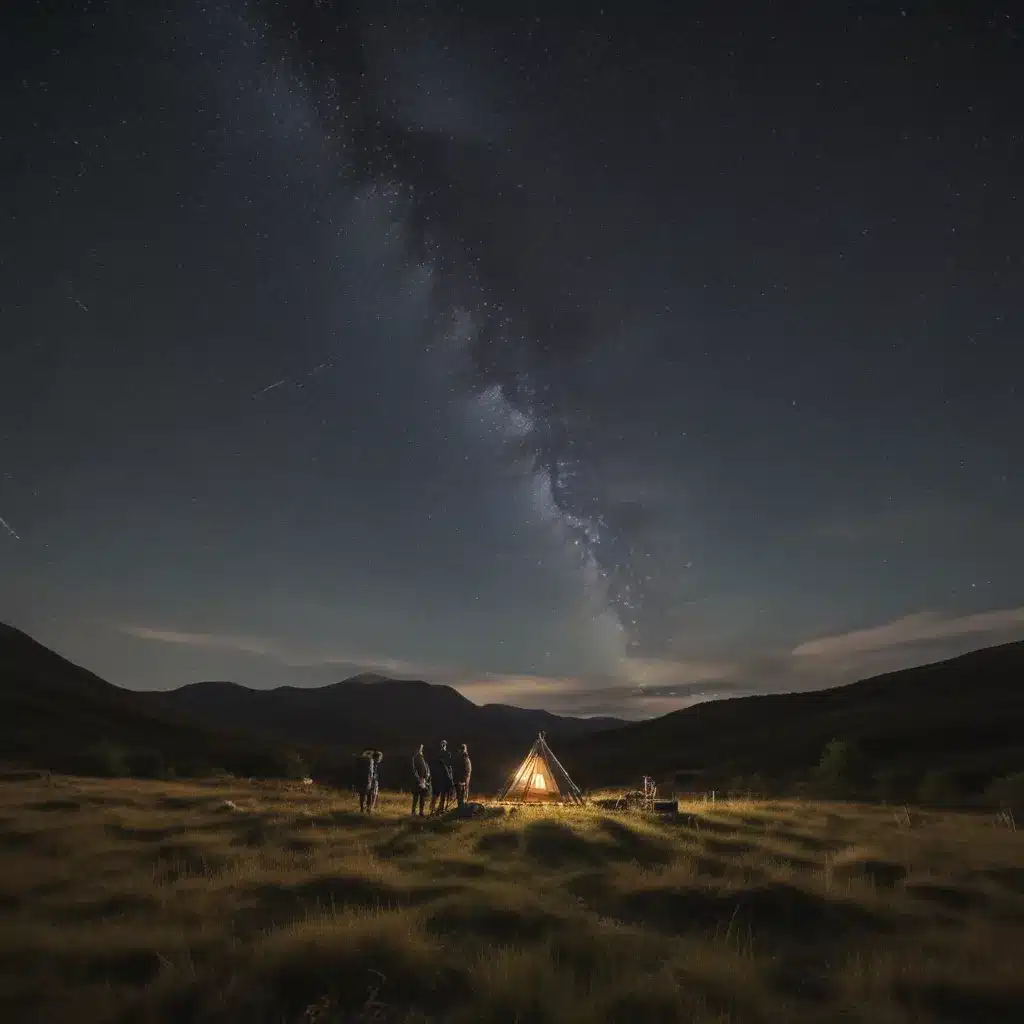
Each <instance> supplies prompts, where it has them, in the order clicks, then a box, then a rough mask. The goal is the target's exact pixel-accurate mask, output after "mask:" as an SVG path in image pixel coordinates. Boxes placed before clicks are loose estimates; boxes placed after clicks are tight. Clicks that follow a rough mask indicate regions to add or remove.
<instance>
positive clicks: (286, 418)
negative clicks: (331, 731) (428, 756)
mask: <svg viewBox="0 0 1024 1024" xmlns="http://www.w3.org/2000/svg"><path fill="white" fill-rule="evenodd" d="M11 8H12V9H5V11H4V13H3V15H2V16H0V17H2V19H3V23H4V24H3V29H4V31H2V32H0V39H3V42H2V43H0V47H2V49H0V69H2V70H0V75H2V76H3V81H4V88H3V89H2V90H0V131H2V136H0V153H2V158H0V175H2V180H0V225H2V227H0V620H2V621H6V622H8V623H10V624H12V625H15V626H18V627H20V628H22V629H25V630H27V631H28V632H30V633H32V634H33V635H34V636H35V637H36V638H37V639H39V640H41V641H42V642H44V643H46V644H48V645H50V646H53V647H54V648H56V649H57V650H58V651H59V652H60V653H62V654H64V655H65V656H67V657H70V658H72V659H73V660H76V661H79V662H80V663H83V664H85V665H87V666H88V667H89V668H91V669H93V670H94V671H96V672H98V673H99V674H101V675H103V676H104V677H105V678H107V679H109V680H110V681H112V682H115V683H118V684H120V685H125V686H130V687H134V688H139V689H157V688H166V687H171V686H177V685H181V684H184V683H187V682H192V681H195V680H197V679H211V678H220V679H233V680H236V681H239V682H243V683H246V684H248V685H252V686H273V685H280V684H282V683H291V684H298V685H318V684H323V683H327V682H331V681H335V680H337V679H340V678H344V677H346V676H348V675H352V674H354V673H357V672H363V671H367V672H375V673H381V674H385V675H393V676H415V677H418V678H426V679H430V680H435V681H440V682H448V683H451V684H453V685H455V686H457V687H458V688H459V689H460V690H461V691H462V692H463V693H465V694H466V695H467V696H469V697H470V698H471V699H473V700H476V701H478V702H481V703H482V702H486V701H495V700H500V701H504V702H507V703H515V704H519V705H522V706H531V707H546V708H549V709H551V710H553V711H558V712H564V713H573V714H599V713H600V714H616V715H621V716H623V717H627V718H642V717H648V716H651V715H655V714H661V713H664V712H666V711H669V710H672V709H674V708H678V707H683V706H686V705H687V704H689V703H692V702H694V701H696V700H703V699H708V698H714V697H721V696H730V695H737V694H746V693H757V692H771V691H779V690H794V689H809V688H814V687H821V686H828V685H834V684H836V683H839V682H845V681H849V680H852V679H856V678H859V677H861V676H864V675H868V674H871V673H874V672H878V671H884V670H889V669H892V668H898V667H902V666H905V665H910V664H915V663H919V662H922V661H927V660H935V659H937V658H940V657H946V656H949V655H952V654H956V653H960V652H961V651H964V650H968V649H971V648H975V647H981V646H985V645H988V644H991V643H999V642H1005V641H1008V640H1015V639H1020V638H1022V637H1024V529H1021V523H1022V521H1024V516H1022V510H1024V474H1022V472H1021V469H1022V459H1021V451H1022V448H1021V439H1022V438H1024V404H1022V398H1024V394H1022V389H1024V383H1022V379H1024V262H1022V249H1021V240H1022V239H1024V187H1022V185H1021V183H1022V182H1024V128H1022V122H1021V118H1020V116H1019V107H1018V105H1017V100H1016V97H1018V96H1020V95H1022V94H1024V15H1022V13H1021V12H1020V11H1018V10H1016V5H1014V4H1011V3H1004V4H987V3H978V4H971V5H968V4H935V3H911V2H907V3H904V4H899V3H892V4H890V3H849V4H842V5H840V4H820V3H796V2H794V3H787V4H778V3H752V2H751V3H735V4H721V3H711V2H694V3H688V4H682V5H680V4H669V3H644V2H642V0H641V2H637V0H634V2H631V3H613V2H610V0H609V2H603V3H602V4H600V5H598V4H592V5H570V4H565V5H558V4H550V3H547V4H540V3H533V2H523V3H520V4H517V5H514V6H512V7H502V8H498V7H492V5H484V4H452V3H443V2H437V3H429V4H425V3H418V4H417V3H375V4H355V3H352V4H345V3H342V2H338V3H330V4H328V3H325V2H316V0H309V2H297V0H265V2H260V0H251V2H248V3H246V2H243V0H225V2H208V3H206V4H203V5H200V4H193V3H184V2H178V0H171V2H170V3H166V4H162V5H139V4H136V5H132V4H127V3H118V2H113V0H111V2H108V3H102V2H85V0H81V2H78V3H70V2H66V3H46V2H38V3H26V4H18V5H11Z"/></svg>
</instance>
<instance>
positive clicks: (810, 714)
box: [563, 642, 1024, 785]
mask: <svg viewBox="0 0 1024 1024" xmlns="http://www.w3.org/2000/svg"><path fill="white" fill-rule="evenodd" d="M834 738H835V739H842V740H850V741H855V742H856V743H857V744H858V745H859V746H860V747H861V748H862V749H863V750H864V752H865V753H866V754H867V756H868V758H869V759H870V760H871V761H872V762H873V763H875V764H879V765H885V766H887V767H888V768H892V769H894V770H906V771H907V772H908V773H910V774H912V773H913V772H914V771H916V770H918V769H921V768H922V767H924V768H926V769H927V770H943V769H948V770H956V771H962V772H964V773H965V774H968V775H976V776H977V777H983V776H985V775H986V774H998V773H1001V772H1009V771H1020V770H1022V769H1024V642H1018V643H1011V644H1002V645H1000V646H997V647H988V648H982V649H980V650H976V651H972V652H970V653H968V654H963V655H960V656H959V657H956V658H950V659H947V660H945V661H938V662H932V663H930V664H926V665H918V666H915V667H913V668H908V669H902V670H900V671H896V672H887V673H885V674H883V675H879V676H874V677H871V678H869V679H863V680H860V681H858V682H855V683H848V684H846V685H844V686H837V687H833V688H830V689H824V690H810V691H803V692H797V693H781V694H765V695H758V696H748V697H735V698H731V699H727V700H717V701H707V702H705V703H702V704H695V705H693V706H692V707H688V708H685V709H682V710H680V711H673V712H670V713H669V714H667V715H663V716H662V717H660V718H654V719H650V720H648V721H645V722H636V723H630V724H628V725H625V726H623V727H622V728H619V729H615V730H611V731H609V732H606V733H603V734H602V735H601V737H600V741H599V742H597V743H590V742H588V741H587V740H586V739H579V738H574V739H571V740H569V741H567V743H566V744H564V745H563V752H564V758H563V759H570V760H572V761H573V763H575V764H576V765H577V766H578V770H579V772H580V773H581V775H585V776H586V777H587V779H588V781H589V783H590V784H591V785H601V784H606V783H607V784H611V783H613V782H614V783H618V782H621V781H623V773H624V772H628V773H630V774H631V775H632V776H633V777H634V778H636V779H637V780H638V781H639V777H640V776H641V775H643V774H653V775H656V776H658V777H660V778H661V779H664V780H668V779H671V778H672V777H673V776H674V775H675V774H676V773H677V772H703V773H705V774H707V773H711V774H713V775H714V774H717V775H718V776H719V777H721V776H723V775H724V774H727V773H729V772H736V773H759V774H762V775H765V776H772V777H779V776H785V775H786V774H787V773H799V772H801V771H806V769H808V768H809V767H811V766H813V765H814V764H815V763H816V762H817V761H818V759H819V758H820V756H821V752H822V749H823V747H824V745H825V744H826V743H828V742H829V741H830V740H831V739H834Z"/></svg>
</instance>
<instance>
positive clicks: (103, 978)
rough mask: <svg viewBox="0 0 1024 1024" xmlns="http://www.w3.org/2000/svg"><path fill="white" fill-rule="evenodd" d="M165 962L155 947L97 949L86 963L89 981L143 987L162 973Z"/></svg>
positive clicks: (86, 975) (85, 970) (85, 969)
mask: <svg viewBox="0 0 1024 1024" xmlns="http://www.w3.org/2000/svg"><path fill="white" fill-rule="evenodd" d="M162 966H163V963H162V961H161V959H160V954H159V953H158V952H157V951H156V950H153V949H130V950H110V951H97V952H95V953H93V954H91V955H90V957H89V959H88V960H87V961H86V963H85V967H84V974H85V977H86V978H87V979H88V980H89V981H93V982H100V983H108V984H120V985H128V986H136V987H140V988H141V987H142V986H144V985H148V984H149V983H150V982H151V981H153V979H154V978H156V976H157V975H158V974H159V973H160V969H161V967H162Z"/></svg>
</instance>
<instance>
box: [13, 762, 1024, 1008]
mask: <svg viewBox="0 0 1024 1024" xmlns="http://www.w3.org/2000/svg"><path fill="white" fill-rule="evenodd" d="M352 808H353V801H352V798H351V797H348V796H347V795H345V794H339V793H336V792H327V791H323V792H321V791H315V790H314V789H312V788H311V787H301V786H292V787H290V788H289V787H287V786H286V785H284V784H278V785H271V784H264V785H255V784H248V783H242V782H226V783H223V784H214V783H211V784H188V785H186V784H182V783H160V782H142V781H108V782H103V781H86V780H81V779H75V778H68V777H61V778H54V779H53V780H52V781H47V780H45V779H22V780H20V781H11V780H8V781H4V782H0V909H2V911H3V913H2V915H0V1019H2V1020H4V1021H12V1022H22V1021H36V1020H38V1021H72V1020H73V1021H76V1022H81V1024H89V1022H94V1021H125V1022H127V1021H139V1022H146V1021H168V1022H170V1021H176V1022H196V1021H210V1022H228V1021H232V1022H236V1021H245V1022H247V1024H259V1022H268V1024H269V1022H275V1024H277V1022H282V1021H283V1022H288V1024H292V1022H294V1024H298V1022H300V1021H320V1022H340V1021H346V1022H354V1021H391V1022H397V1021H404V1022H411V1021H425V1020H435V1021H465V1022H470V1021H474V1022H486V1021H503V1022H509V1024H512V1022H515V1021H519V1022H526V1021H551V1022H556V1021H557V1022H583V1021H621V1022H624V1024H626V1022H630V1024H635V1022H640V1021H697V1022H710V1021H715V1022H726V1021H750V1022H764V1021H824V1020H829V1021H832V1020H839V1019H842V1020H849V1021H862V1022H865V1024H868V1022H871V1024H885V1022H897V1021H899V1022H911V1021H915V1022H920V1021H936V1022H938V1021H942V1022H947V1021H986V1022H992V1021H1002V1020H1006V1021H1010V1020H1020V1019H1024V1017H1022V1016H1021V1009H1022V1007H1024V971H1021V969H1020V964H1021V962H1020V955H1021V953H1020V951H1021V949H1024V837H1022V836H1021V835H1020V834H1019V833H1017V832H1014V831H1012V830H1011V828H1010V827H1009V823H1008V822H1007V821H999V820H997V819H996V818H994V817H993V816H991V815H988V816H966V815H955V814H945V815H940V814H921V813H917V812H915V811H913V810H910V811H909V812H907V811H905V810H904V809H902V808H899V809H897V810H893V809H885V808H878V807H874V808H873V807H859V806H853V805H840V804H813V803H797V802H774V803H756V802H748V803H731V804H718V805H716V806H710V805H694V806H693V807H692V808H684V812H685V813H684V814H683V815H682V816H681V817H680V818H679V820H677V821H671V822H668V821H658V820H652V819H648V818H645V817H642V816H639V815H627V814H619V815H617V814H612V813H603V812H597V811H594V810H590V809H584V810H580V811H566V812H560V811H554V810H551V811H529V812H520V813H515V814H511V815H508V814H505V815H501V816H497V817H492V818H485V819H477V820H462V821H457V820H451V819H442V820H437V821H427V822H425V823H421V822H419V821H410V820H409V819H408V818H407V817H406V815H405V813H404V812H405V810H406V806H405V801H404V799H402V800H399V798H398V797H385V798H384V799H383V800H382V813H381V814H380V816H379V817H375V818H365V817H360V816H359V815H358V814H357V813H353V809H352Z"/></svg>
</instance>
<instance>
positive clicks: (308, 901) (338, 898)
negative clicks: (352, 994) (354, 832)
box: [234, 874, 457, 931]
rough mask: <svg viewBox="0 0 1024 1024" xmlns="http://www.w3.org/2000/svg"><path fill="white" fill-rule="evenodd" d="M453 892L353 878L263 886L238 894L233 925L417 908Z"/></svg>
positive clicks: (331, 877) (444, 888) (441, 887)
mask: <svg viewBox="0 0 1024 1024" xmlns="http://www.w3.org/2000/svg"><path fill="white" fill-rule="evenodd" d="M455 891H457V889H456V887H454V886H446V885H436V886H416V887H412V888H408V889H403V888H398V887H396V886H392V885H388V884H387V883H385V882H381V881H379V880H377V879H373V878H367V877H366V876H365V875H356V874H352V875H326V876H321V877H319V878H310V879H308V880H306V881H303V882H296V883H294V884H287V883H283V882H264V883H260V884H258V885H253V886H249V887H247V888H246V889H244V890H243V891H242V896H243V900H244V901H245V903H244V905H242V906H240V907H239V908H238V909H237V911H236V912H235V914H234V922H235V924H236V926H238V927H240V928H241V929H243V930H245V931H257V930H262V929H265V928H269V927H271V926H274V927H282V926H284V925H287V924H290V923H292V922H294V921H297V920H301V919H302V918H305V917H308V916H310V915H317V914H329V913H332V912H334V911H341V910H345V909H354V910H396V909H400V908H403V907H412V906H420V905H422V904H424V903H429V902H430V901H432V900H436V899H440V898H442V897H444V896H448V895H450V894H451V893H452V892H455Z"/></svg>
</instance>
